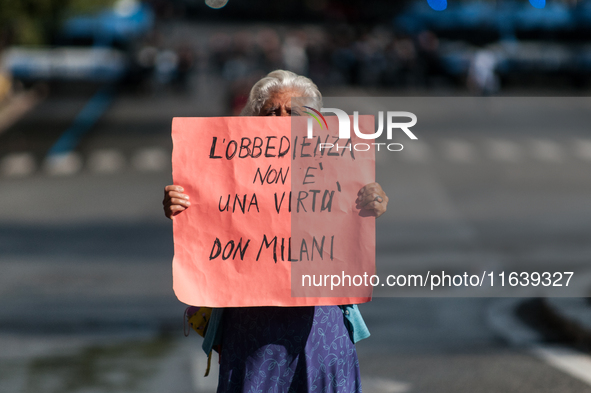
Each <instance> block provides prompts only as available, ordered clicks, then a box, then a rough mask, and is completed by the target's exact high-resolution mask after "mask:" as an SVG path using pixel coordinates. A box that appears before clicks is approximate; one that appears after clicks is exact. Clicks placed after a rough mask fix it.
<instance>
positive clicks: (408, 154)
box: [397, 141, 431, 163]
mask: <svg viewBox="0 0 591 393" xmlns="http://www.w3.org/2000/svg"><path fill="white" fill-rule="evenodd" d="M397 154H398V156H399V157H401V158H402V159H403V160H405V161H409V162H420V163H424V162H427V161H429V157H430V155H431V153H430V151H429V147H428V146H427V145H426V144H425V143H423V142H417V141H412V142H409V143H406V144H405V145H404V149H403V150H402V151H400V152H398V153H397Z"/></svg>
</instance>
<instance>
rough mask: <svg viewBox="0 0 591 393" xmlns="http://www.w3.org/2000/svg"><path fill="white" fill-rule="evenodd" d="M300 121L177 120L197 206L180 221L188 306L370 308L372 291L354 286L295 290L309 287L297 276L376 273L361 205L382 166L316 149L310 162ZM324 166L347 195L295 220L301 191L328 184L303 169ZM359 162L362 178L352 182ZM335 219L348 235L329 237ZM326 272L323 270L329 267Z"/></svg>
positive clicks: (176, 270)
mask: <svg viewBox="0 0 591 393" xmlns="http://www.w3.org/2000/svg"><path fill="white" fill-rule="evenodd" d="M364 117H365V116H360V118H364ZM367 117H368V118H369V116H367ZM291 119H295V118H289V117H283V118H281V117H279V118H270V117H217V118H215V117H211V118H174V119H173V123H172V140H173V154H172V168H173V183H174V184H176V185H180V186H182V187H183V188H184V190H185V191H184V192H185V194H187V195H189V196H190V201H191V206H190V207H189V208H188V209H186V210H185V211H183V212H182V213H180V214H178V215H176V216H174V218H173V232H174V259H173V288H174V291H175V294H176V295H177V297H178V298H179V300H180V301H182V302H184V303H187V304H191V305H196V306H207V307H247V306H310V305H335V304H350V303H362V302H366V301H369V300H370V299H371V288H368V287H366V288H365V290H364V291H359V288H358V287H355V289H356V291H353V292H350V291H348V290H347V289H346V288H340V290H336V291H335V290H334V288H333V290H331V288H330V284H331V282H330V281H331V280H330V278H328V279H327V280H323V281H324V282H323V284H324V283H326V284H328V290H327V288H326V287H325V286H324V285H322V286H314V285H313V284H314V282H313V281H310V283H311V284H310V286H300V285H299V284H298V287H301V288H299V289H298V290H297V291H295V290H292V283H296V282H299V280H300V277H292V275H294V274H303V275H310V274H319V273H326V272H327V271H330V272H334V274H336V273H337V272H338V274H339V275H341V274H342V272H344V274H345V275H356V274H363V273H369V274H370V275H371V274H374V271H375V219H374V218H373V217H369V216H368V215H367V214H363V213H362V210H361V209H359V207H358V206H357V205H356V198H357V191H358V190H359V189H360V188H361V187H362V186H363V185H365V184H367V183H370V182H373V181H374V180H373V177H374V174H375V172H374V166H375V162H374V160H373V151H372V152H371V153H372V155H371V159H368V160H357V162H355V160H352V159H351V157H350V156H349V158H348V159H346V155H343V156H340V157H337V156H336V155H332V156H328V155H327V152H324V155H322V154H320V152H319V151H318V152H316V154H315V155H314V151H313V149H314V146H312V144H310V145H308V146H305V149H310V146H312V148H311V149H310V151H311V152H312V155H311V156H310V157H308V156H307V154H308V153H304V154H303V157H301V156H302V151H303V150H304V148H302V147H301V143H302V138H301V135H299V133H298V135H295V134H296V133H295V132H293V131H294V130H292V120H291ZM305 120H306V118H305V117H301V121H299V122H296V123H298V124H299V125H298V127H299V128H301V132H300V133H301V134H302V135H305V129H304V127H305V126H306V123H305ZM327 120H331V118H330V117H327ZM334 120H335V124H336V118H335V119H334ZM364 120H365V119H364ZM361 122H363V121H362V120H360V123H361ZM366 123H367V124H369V121H366ZM328 125H329V126H330V125H331V123H330V121H329V123H328ZM294 127H295V126H294ZM371 127H373V119H371ZM334 129H337V127H336V126H335V128H334ZM317 134H318V137H322V138H324V136H321V133H317ZM315 137H316V136H315ZM304 142H305V143H309V142H308V141H304ZM344 142H345V141H343V143H344ZM314 143H316V140H314ZM297 144H300V146H299V149H296V147H297ZM356 153H357V152H356ZM328 158H330V159H328ZM309 159H311V160H310V161H309V162H308V160H309ZM300 160H302V161H300ZM304 160H306V161H304ZM294 163H295V165H294ZM319 163H321V164H322V166H323V168H325V169H326V170H327V171H326V173H327V174H329V179H327V180H326V182H327V184H329V183H332V184H333V185H334V184H336V183H335V181H334V180H335V176H336V177H339V176H340V175H342V176H341V178H342V179H343V180H342V185H341V182H340V183H339V187H340V188H341V191H340V192H338V194H339V195H335V194H334V193H333V194H332V197H331V196H330V195H331V191H328V192H327V194H326V196H324V194H319V195H318V196H316V198H317V199H318V200H317V201H314V202H315V203H316V204H317V205H318V209H316V208H314V210H315V213H314V214H310V215H308V216H300V215H299V214H298V216H296V215H295V214H296V211H297V210H298V209H297V203H298V201H297V198H296V197H295V196H294V192H293V190H292V188H293V187H294V184H299V183H302V186H301V187H304V188H306V187H313V188H314V189H315V187H317V186H320V185H321V180H322V178H323V177H322V176H320V175H316V176H315V178H314V180H315V181H316V183H314V184H311V183H310V181H311V179H312V178H311V177H310V175H311V171H313V170H309V169H307V167H306V168H304V165H308V164H309V165H310V166H311V167H317V165H318V164H319ZM360 163H361V166H363V168H362V170H361V172H360V173H363V176H361V177H360V178H357V179H355V181H348V180H347V179H352V178H353V177H352V176H351V171H352V170H353V168H356V167H358V166H359V165H360ZM306 170H307V176H308V177H306ZM294 171H295V175H294V178H292V173H293V172H294ZM353 172H354V173H358V172H359V170H354V171H353ZM304 178H305V183H306V184H303V183H304ZM327 187H328V186H327ZM304 188H302V190H304ZM302 190H298V191H302ZM335 192H336V191H335ZM298 193H299V192H298ZM313 193H314V194H315V192H313ZM308 194H309V195H310V192H308ZM323 196H324V200H323ZM299 202H300V210H299V211H300V213H303V210H302V205H303V204H309V203H312V197H310V200H309V201H304V200H302V199H301V198H300V201H299ZM323 203H324V209H322V207H323ZM329 203H330V204H331V205H330V212H328V207H327V206H328V204H329ZM308 206H311V205H308ZM310 212H311V208H310ZM316 212H317V213H318V214H316ZM311 213H312V212H311ZM292 216H293V218H294V222H293V223H292ZM308 220H311V221H308ZM330 220H336V221H334V222H338V223H339V227H338V228H334V227H333V228H330V227H329V228H326V223H327V222H330ZM323 223H324V224H323ZM292 224H293V225H292ZM337 229H338V230H337ZM360 232H361V233H363V235H361V236H360ZM292 235H293V236H292ZM322 236H324V240H322ZM306 237H308V238H306ZM296 243H297V244H296ZM308 243H309V244H308ZM321 243H322V245H321ZM302 244H305V246H304V248H306V247H308V248H309V250H308V255H311V254H310V253H311V252H312V250H313V251H314V253H315V254H314V258H306V253H305V252H303V250H302ZM312 247H313V248H312ZM320 252H322V254H323V256H322V258H320V257H319V255H320ZM319 263H323V265H321V268H319V267H318V266H317V265H318V264H319ZM296 266H297V267H296ZM294 267H296V269H295V270H294V269H293V268H294ZM327 269H328V270H327ZM361 270H363V272H362V271H361ZM317 283H318V278H316V284H317ZM319 288H321V289H319ZM351 288H353V286H351Z"/></svg>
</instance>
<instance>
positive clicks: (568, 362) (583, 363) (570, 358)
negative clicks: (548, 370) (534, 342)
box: [531, 345, 591, 385]
mask: <svg viewBox="0 0 591 393" xmlns="http://www.w3.org/2000/svg"><path fill="white" fill-rule="evenodd" d="M531 352H532V353H534V354H535V355H536V356H538V357H540V358H542V359H544V360H545V361H546V362H547V363H548V364H550V365H552V366H554V367H556V368H557V369H559V370H561V371H564V372H565V373H567V374H569V375H570V376H573V377H575V378H577V379H579V380H581V381H583V382H585V383H586V384H588V385H591V357H589V355H585V354H583V353H581V352H577V351H575V350H572V349H570V348H565V347H560V346H549V345H539V346H535V347H533V348H532V349H531Z"/></svg>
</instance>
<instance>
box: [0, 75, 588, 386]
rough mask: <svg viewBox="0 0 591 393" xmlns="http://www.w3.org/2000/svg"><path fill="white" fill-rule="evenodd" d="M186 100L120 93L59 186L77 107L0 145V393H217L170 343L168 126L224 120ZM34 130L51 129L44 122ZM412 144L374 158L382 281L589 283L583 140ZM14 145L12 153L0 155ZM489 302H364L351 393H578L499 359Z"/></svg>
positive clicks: (533, 136) (509, 354)
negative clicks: (60, 154) (568, 277)
mask: <svg viewBox="0 0 591 393" xmlns="http://www.w3.org/2000/svg"><path fill="white" fill-rule="evenodd" d="M192 83H193V88H192V89H190V91H192V93H190V94H188V95H184V96H178V95H174V94H173V93H166V92H163V93H162V94H158V95H154V96H140V97H138V96H134V95H132V94H128V93H125V92H118V93H117V94H116V95H115V96H114V98H113V102H112V103H111V104H110V106H109V108H108V109H107V110H106V112H105V113H104V115H103V116H101V117H100V119H99V120H98V122H97V123H96V124H95V125H93V127H91V128H90V129H89V130H88V132H87V133H86V134H84V136H83V137H82V138H81V139H80V141H79V144H78V145H77V146H76V147H75V148H74V149H73V150H72V151H71V152H70V153H69V157H74V159H71V158H70V159H67V160H66V161H64V162H62V163H61V164H60V165H61V166H60V170H57V171H56V170H55V168H54V169H51V165H49V164H47V162H46V158H47V152H48V151H49V149H50V148H51V146H52V143H54V142H55V141H56V140H57V138H59V135H61V134H60V132H58V131H59V130H63V131H65V130H66V129H67V127H68V124H69V123H70V122H69V121H68V119H70V121H73V118H74V117H75V115H76V113H79V111H80V110H81V108H83V106H84V103H85V102H88V100H89V99H90V97H91V96H92V92H90V93H84V94H79V95H77V97H78V98H76V99H73V97H72V95H65V96H61V95H57V96H51V95H50V96H49V98H48V99H47V100H46V101H45V102H43V103H41V104H40V105H39V106H37V107H36V108H34V109H33V110H32V111H31V112H30V113H29V114H27V116H26V117H25V118H24V119H23V120H22V121H21V122H19V123H17V124H16V125H15V126H14V127H13V128H11V129H9V130H7V131H6V132H4V133H3V134H0V146H4V147H3V148H2V155H1V156H0V167H1V168H3V169H2V170H3V172H2V177H1V178H0V183H1V190H2V191H0V266H1V267H2V272H3V274H2V275H1V276H0V299H1V301H0V348H3V350H2V351H0V391H3V392H4V391H6V392H21V391H22V392H29V391H35V392H83V391H84V392H87V391H93V392H135V391H137V392H139V391H142V392H166V391H178V392H192V391H210V390H212V389H214V388H215V376H212V377H209V379H203V378H202V377H200V374H201V373H202V372H203V367H204V355H203V354H202V353H201V352H200V350H199V348H198V347H199V345H200V341H199V339H197V338H196V337H195V336H193V337H190V338H188V339H185V338H184V337H182V313H183V305H182V304H180V303H179V302H178V301H177V300H176V298H175V297H174V294H173V292H172V289H171V287H172V282H171V270H170V268H171V265H170V263H171V259H172V252H173V251H172V230H171V224H170V222H169V221H168V220H166V219H165V218H164V217H163V215H162V210H161V203H160V202H161V198H162V187H163V186H164V185H166V184H169V183H170V182H171V175H170V149H171V141H170V120H171V118H172V117H173V116H216V115H224V114H225V112H224V109H223V108H224V107H225V103H226V101H225V100H226V97H225V96H224V92H223V90H222V89H219V87H218V88H216V86H217V85H216V80H215V79H214V78H204V77H201V78H195V79H194V80H193V82H192ZM326 95H328V94H326ZM379 102H381V101H373V102H370V104H371V105H374V106H375V105H378V103H379ZM440 104H441V105H443V104H444V103H440ZM63 107H66V108H68V109H67V111H62V109H61V108H63ZM429 108H430V107H428V108H427V109H429ZM444 109H445V110H444ZM579 109H580V108H579ZM564 110H566V111H568V108H567V109H564ZM441 113H445V114H446V119H448V120H449V119H456V118H461V117H462V116H463V115H465V118H466V122H467V123H466V124H470V121H471V119H473V118H474V116H472V115H473V114H474V113H473V112H466V111H465V108H462V107H458V106H457V105H455V104H453V105H452V104H449V107H447V108H443V109H441ZM543 113H547V111H546V112H543ZM576 113H579V112H576ZM49 114H53V115H55V116H57V114H60V117H61V118H62V120H60V121H59V122H57V121H55V122H53V121H52V122H49V123H47V122H45V121H44V119H46V118H47V117H48V116H49ZM470 114H472V115H470ZM476 118H478V116H476ZM428 123H429V122H428ZM587 124H588V123H587ZM46 126H47V128H48V130H50V132H47V133H45V132H44V131H43V130H44V127H46ZM467 130H471V131H472V132H468V131H467ZM18 135H26V138H24V139H23V138H22V137H18ZM418 135H419V140H418V141H417V142H416V143H415V142H414V141H413V142H409V141H406V140H404V142H403V143H404V144H405V147H407V150H406V153H409V154H406V155H400V154H396V153H393V154H387V155H386V154H384V155H378V158H377V174H378V180H379V181H380V183H381V184H382V186H383V187H384V189H385V190H386V191H387V193H388V195H389V196H390V206H389V211H388V213H387V215H386V216H384V217H383V218H380V220H378V253H377V260H378V261H377V262H378V273H379V274H390V272H394V273H396V272H398V273H400V272H410V271H415V270H421V269H430V268H437V267H439V268H447V269H450V271H454V272H461V271H464V270H466V269H468V270H469V271H471V272H472V271H474V272H476V271H481V270H483V269H488V270H490V269H496V270H499V269H500V270H503V269H513V268H514V267H517V268H519V269H525V270H527V271H535V269H540V268H542V267H543V268H544V269H561V270H562V269H566V268H567V267H568V268H569V269H573V270H575V271H577V273H578V274H580V275H581V276H584V275H585V274H586V268H587V267H586V265H588V263H587V261H588V260H589V256H590V254H591V249H590V248H589V244H591V242H589V240H590V239H589V237H590V236H591V235H589V234H590V233H591V231H590V230H591V224H590V223H591V220H590V219H589V218H591V207H590V205H589V204H588V203H587V201H588V200H589V196H590V195H591V181H590V179H589V175H588V173H589V167H590V166H591V155H590V154H589V151H588V150H586V149H587V148H586V146H587V145H586V144H585V143H587V142H586V141H587V139H589V140H591V135H586V133H585V130H584V129H574V128H571V129H562V130H561V132H560V133H559V134H546V133H540V132H539V130H537V129H527V128H520V129H519V130H513V131H509V130H507V129H503V131H502V132H501V131H498V130H490V129H478V128H469V127H465V128H458V129H455V130H453V129H450V130H445V132H444V131H441V130H439V131H438V130H436V129H433V128H430V129H425V130H424V131H421V132H420V133H419V134H418ZM19 138H20V139H21V140H25V141H26V143H20V144H19V145H18V147H11V148H7V147H6V146H7V145H5V144H4V143H3V141H8V140H18V139H19ZM413 143H415V144H414V145H413ZM11 146H12V145H11ZM15 146H16V145H15ZM17 153H18V154H17ZM23 154H24V155H26V154H30V157H29V159H23V158H22V157H23ZM7 157H8V158H7ZM19 157H20V158H19ZM19 160H20V161H19ZM23 162H25V164H26V165H25V169H23V168H22V166H23ZM113 162H115V164H113ZM496 270H495V271H496ZM583 287H584V286H583ZM499 293H501V294H502V293H504V292H497V293H495V294H497V295H498V294H499ZM377 294H378V295H380V293H377ZM381 294H382V295H388V293H381ZM446 295H452V296H462V293H459V294H454V293H451V294H450V293H446ZM496 301H497V300H496V299H490V298H461V297H460V298H457V297H452V298H380V297H377V298H375V299H374V300H373V301H372V302H371V303H369V304H366V305H363V306H361V310H362V313H363V315H364V318H365V319H366V322H367V324H368V326H369V328H370V331H371V333H372V336H371V337H370V338H369V339H367V340H365V341H362V342H360V343H359V344H358V346H357V348H358V353H359V357H360V363H361V368H362V374H363V378H364V391H366V392H390V393H395V392H520V393H521V392H536V393H540V392H541V393H543V392H577V393H579V392H587V391H591V386H589V385H588V384H586V383H585V382H583V381H582V380H581V379H580V378H575V377H573V376H572V375H570V374H568V373H566V372H564V371H560V370H559V369H557V368H555V367H554V366H552V365H550V363H549V362H548V361H547V360H544V359H543V358H540V357H538V356H535V355H532V353H531V351H528V350H527V349H526V348H523V347H520V346H514V345H512V344H511V343H510V342H511V340H509V339H508V338H507V337H506V335H505V334H503V333H501V332H499V330H498V329H497V328H495V323H494V322H493V321H491V315H490V313H489V310H490V308H491V306H492V305H493V304H494V303H495V302H496ZM501 323H503V322H501Z"/></svg>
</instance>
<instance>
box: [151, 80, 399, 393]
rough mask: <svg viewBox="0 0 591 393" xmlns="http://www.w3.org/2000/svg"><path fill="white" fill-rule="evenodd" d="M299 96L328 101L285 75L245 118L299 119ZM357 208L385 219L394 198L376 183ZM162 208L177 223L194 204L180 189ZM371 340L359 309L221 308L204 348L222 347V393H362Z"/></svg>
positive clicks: (260, 92)
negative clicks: (294, 103)
mask: <svg viewBox="0 0 591 393" xmlns="http://www.w3.org/2000/svg"><path fill="white" fill-rule="evenodd" d="M292 97H307V98H310V99H311V101H313V104H312V105H313V106H315V107H316V108H317V109H320V108H321V107H322V95H321V94H320V91H319V90H318V88H317V87H316V85H315V84H314V83H313V82H312V81H311V80H310V79H308V78H306V77H303V76H299V75H297V74H295V73H293V72H290V71H283V70H277V71H273V72H271V73H270V74H268V75H267V76H266V77H264V78H262V79H261V80H259V81H258V82H257V83H255V84H254V86H253V87H252V89H251V91H250V94H249V96H248V101H247V103H246V105H245V106H244V109H243V110H242V113H241V114H242V115H243V116H291V115H292V114H294V115H297V108H292V107H291V99H292ZM357 202H358V204H359V205H360V206H361V207H362V209H368V210H370V211H371V212H372V213H373V214H374V215H375V216H376V217H379V216H380V215H382V214H383V213H384V212H385V211H386V208H387V204H388V197H387V196H386V194H385V193H384V191H383V190H382V188H381V186H380V185H379V184H378V183H370V184H368V185H366V186H364V187H363V188H361V190H360V191H359V193H358V199H357ZM162 203H163V205H164V212H165V215H166V216H167V217H168V218H171V219H172V218H173V216H174V215H176V214H179V213H181V212H183V211H184V210H185V209H187V208H189V207H190V205H191V202H190V199H189V195H186V194H184V193H183V188H182V187H180V186H178V185H170V186H166V187H165V188H164V200H163V202H162ZM204 225H206V223H204ZM215 321H221V323H217V322H215ZM368 336H369V331H368V330H367V327H366V326H365V323H364V321H363V318H362V317H361V314H360V313H359V309H358V308H357V305H342V306H312V307H237V308H223V309H214V313H213V314H212V317H211V320H210V324H209V326H208V329H207V332H206V335H205V340H204V348H203V349H204V350H205V352H206V353H208V354H209V353H210V352H211V349H212V348H213V347H215V346H221V350H220V374H219V375H220V377H219V384H218V392H220V393H222V392H224V393H225V392H250V391H261V392H276V393H280V392H285V393H287V392H308V391H318V392H337V391H338V392H347V393H353V392H361V378H360V374H359V361H358V359H357V352H356V349H355V342H357V341H359V340H361V339H363V338H366V337H368ZM333 345H336V346H333Z"/></svg>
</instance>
